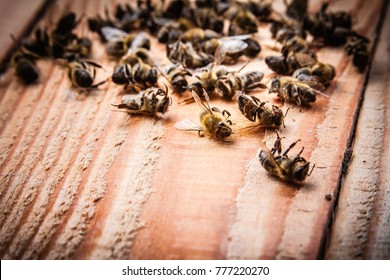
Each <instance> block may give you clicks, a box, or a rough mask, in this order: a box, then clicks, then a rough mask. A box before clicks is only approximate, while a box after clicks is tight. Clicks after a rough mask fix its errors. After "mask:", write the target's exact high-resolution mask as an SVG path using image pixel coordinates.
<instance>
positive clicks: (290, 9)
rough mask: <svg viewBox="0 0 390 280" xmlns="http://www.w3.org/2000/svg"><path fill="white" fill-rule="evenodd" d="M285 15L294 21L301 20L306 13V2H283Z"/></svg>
mask: <svg viewBox="0 0 390 280" xmlns="http://www.w3.org/2000/svg"><path fill="white" fill-rule="evenodd" d="M284 3H285V5H286V14H287V15H288V16H289V17H291V18H293V19H296V20H302V19H303V17H304V16H305V15H306V13H307V7H308V3H307V0H292V1H291V2H290V3H288V2H287V0H284Z"/></svg>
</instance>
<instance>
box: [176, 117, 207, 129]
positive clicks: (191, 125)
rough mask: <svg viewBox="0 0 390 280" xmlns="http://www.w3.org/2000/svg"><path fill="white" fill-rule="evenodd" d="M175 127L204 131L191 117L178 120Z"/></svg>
mask: <svg viewBox="0 0 390 280" xmlns="http://www.w3.org/2000/svg"><path fill="white" fill-rule="evenodd" d="M174 127H175V128H176V129H179V130H185V131H203V128H202V127H201V126H200V125H197V124H196V123H193V122H192V121H190V120H189V119H184V120H181V121H178V122H177V123H175V124H174Z"/></svg>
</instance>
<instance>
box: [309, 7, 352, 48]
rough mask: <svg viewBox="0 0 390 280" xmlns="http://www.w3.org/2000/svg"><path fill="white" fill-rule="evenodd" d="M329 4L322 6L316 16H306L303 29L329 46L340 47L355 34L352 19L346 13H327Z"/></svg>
mask: <svg viewBox="0 0 390 280" xmlns="http://www.w3.org/2000/svg"><path fill="white" fill-rule="evenodd" d="M328 6H329V3H328V2H325V3H323V4H322V6H321V8H320V10H319V11H318V12H317V13H316V14H315V15H306V16H305V17H304V19H303V27H304V28H305V29H306V30H308V31H309V33H310V34H311V35H313V37H314V38H321V39H323V40H324V42H325V43H326V44H327V45H331V46H339V45H343V44H345V43H346V41H347V38H348V37H349V36H350V35H351V34H353V33H354V32H353V31H352V17H351V15H350V14H349V13H346V12H342V11H339V12H326V10H327V8H328Z"/></svg>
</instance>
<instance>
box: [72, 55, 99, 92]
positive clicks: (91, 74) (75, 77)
mask: <svg viewBox="0 0 390 280" xmlns="http://www.w3.org/2000/svg"><path fill="white" fill-rule="evenodd" d="M66 66H67V68H68V78H69V80H70V81H71V83H72V85H73V86H74V87H76V88H79V89H89V88H97V87H98V86H100V85H102V84H104V83H105V82H106V81H102V82H99V83H97V84H93V80H94V79H95V75H96V68H102V66H100V65H99V64H97V63H95V62H93V61H88V60H75V61H72V62H68V63H67V65H66Z"/></svg>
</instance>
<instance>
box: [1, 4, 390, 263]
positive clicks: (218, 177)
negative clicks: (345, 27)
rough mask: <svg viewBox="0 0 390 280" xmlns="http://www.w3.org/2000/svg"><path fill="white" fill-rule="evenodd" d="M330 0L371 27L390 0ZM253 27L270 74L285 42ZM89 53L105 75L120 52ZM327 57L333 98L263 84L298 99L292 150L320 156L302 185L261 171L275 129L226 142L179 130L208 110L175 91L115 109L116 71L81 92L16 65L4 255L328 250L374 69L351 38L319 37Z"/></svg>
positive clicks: (6, 92)
mask: <svg viewBox="0 0 390 280" xmlns="http://www.w3.org/2000/svg"><path fill="white" fill-rule="evenodd" d="M105 3H109V5H110V6H113V5H114V3H112V2H108V1H107V2H106V1H78V2H74V1H69V3H66V1H59V2H56V4H55V5H54V6H53V7H52V8H51V9H50V10H49V11H48V14H51V15H56V16H59V15H60V14H61V12H62V11H63V10H66V9H71V10H74V11H76V12H77V13H78V14H82V13H83V12H85V13H86V14H87V15H95V14H96V13H98V12H99V13H103V10H104V5H105ZM319 5H320V2H316V3H314V4H312V5H311V9H312V10H316V9H318V7H319ZM331 7H332V8H334V9H342V10H349V11H353V12H354V13H355V14H356V17H357V18H358V22H357V23H356V25H357V29H358V31H360V32H362V33H364V34H366V35H367V36H369V37H370V38H373V31H374V29H375V25H376V23H377V20H378V18H379V14H380V10H381V8H382V2H381V1H379V0H377V1H371V2H370V3H368V2H367V1H362V0H360V1H358V0H356V1H337V2H335V3H332V5H331ZM45 22H46V23H47V22H48V19H47V18H46V19H44V20H43V23H45ZM84 28H85V26H84ZM80 29H83V26H81V27H80ZM80 32H85V31H83V30H80ZM91 36H92V37H93V38H94V39H96V36H94V35H91ZM257 36H258V38H259V39H260V41H261V42H262V44H263V49H264V50H263V52H262V53H261V54H260V56H259V57H258V58H257V59H256V60H254V61H252V62H251V63H250V64H249V65H248V66H247V67H246V69H245V70H250V69H257V70H261V71H264V72H265V74H266V77H267V78H268V77H269V75H270V74H271V71H270V70H269V69H267V67H266V65H265V63H264V57H265V56H266V55H268V54H272V53H276V52H273V51H272V50H270V49H269V48H266V47H264V46H265V45H267V44H268V45H273V41H272V40H270V39H269V37H270V35H269V33H268V31H267V27H262V28H261V29H260V32H259V34H258V35H257ZM152 51H153V53H156V54H158V58H159V59H161V61H160V62H161V63H164V61H166V60H165V59H164V55H165V48H164V46H162V45H159V44H157V43H155V41H154V44H153V46H152ZM93 53H94V54H93V59H94V60H96V61H99V63H101V64H102V65H103V66H104V69H106V72H100V73H98V77H97V80H101V79H104V78H105V77H107V76H109V75H110V71H111V69H112V68H113V66H114V65H115V62H114V61H110V60H109V59H108V58H107V56H106V54H105V50H104V46H102V45H101V44H99V43H96V44H95V45H94V49H93ZM319 57H320V59H321V60H322V61H325V62H328V63H331V64H333V65H335V67H336V69H337V77H336V80H335V82H334V83H332V85H331V86H330V88H329V89H328V90H327V94H328V95H329V98H321V97H319V98H318V100H317V101H316V103H315V104H314V105H313V106H312V107H311V108H305V109H301V108H299V107H297V106H293V105H288V104H284V105H283V104H281V103H280V102H279V103H277V102H278V101H277V100H276V99H275V97H274V96H272V95H269V94H267V93H266V92H260V93H257V94H256V96H258V97H259V98H261V99H262V100H269V101H270V102H272V103H277V104H278V105H279V106H283V110H286V108H287V107H290V112H289V115H288V117H287V118H286V129H281V130H280V133H281V134H282V135H283V136H284V137H285V139H284V140H283V141H284V143H285V144H286V145H287V144H289V143H291V142H293V141H295V140H297V139H298V138H300V139H301V140H302V141H301V142H300V143H299V145H298V147H297V148H295V149H297V150H296V151H293V152H298V149H299V148H300V147H302V146H304V147H305V151H304V153H303V156H304V157H305V158H306V159H308V160H309V161H310V162H312V163H315V164H316V168H315V170H314V172H313V174H312V176H311V177H310V178H309V179H308V180H307V181H306V183H305V184H303V185H301V186H297V185H292V184H287V183H283V182H281V181H279V180H277V179H276V178H274V177H271V176H269V175H268V174H267V173H266V172H265V170H264V169H262V167H261V165H260V163H259V161H258V153H259V149H260V143H261V142H262V141H266V143H267V144H268V145H269V146H270V145H272V144H273V141H274V139H275V133H274V132H273V131H272V130H257V131H254V132H252V133H248V134H244V135H240V134H235V135H234V137H232V138H233V139H232V142H231V143H219V142H216V141H214V140H211V139H207V138H200V137H198V135H197V134H196V133H190V132H183V131H178V130H176V129H175V128H174V127H173V124H174V123H175V122H176V121H179V120H181V119H184V118H189V119H191V120H194V121H196V120H197V119H198V114H199V108H198V107H197V106H196V105H195V104H191V105H187V106H183V105H178V104H177V102H178V100H180V99H182V98H181V97H178V96H176V95H174V96H172V97H173V104H172V106H171V107H170V109H169V111H168V113H167V114H166V115H165V116H164V118H163V119H160V120H156V119H150V118H146V117H142V116H128V115H125V114H121V113H118V112H115V111H114V110H112V107H111V106H110V104H111V103H117V102H118V101H119V100H120V98H121V95H120V91H121V89H120V88H118V87H116V86H115V85H114V84H112V83H111V82H109V83H107V84H105V85H104V86H103V87H102V89H100V90H96V91H94V92H91V93H90V94H89V95H86V96H83V97H79V98H75V95H73V94H71V93H69V90H68V89H69V82H68V80H67V79H66V77H65V75H64V70H63V69H62V68H61V67H60V66H58V65H55V64H54V63H53V62H51V61H41V62H40V64H39V66H40V68H41V73H42V77H41V81H40V83H38V84H37V85H33V86H30V87H24V86H22V85H20V84H19V83H18V82H17V81H16V80H15V79H14V78H13V77H12V76H11V73H10V72H8V73H7V74H6V76H5V77H4V78H3V80H2V81H1V94H0V99H1V100H0V115H1V119H0V121H1V122H0V133H1V138H0V149H1V151H0V175H1V184H0V205H1V212H0V256H1V258H3V259H6V258H12V259H15V258H16V259H25V258H27V259H33V258H42V259H64V258H65V259H70V258H73V259H128V258H132V259H225V258H228V259H255V258H256V259H257V258H260V259H265V258H267V259H274V258H277V259H291V258H293V259H314V258H318V257H321V254H322V251H321V248H322V244H323V240H324V239H325V237H326V236H325V234H326V227H327V225H328V222H329V218H330V216H331V213H332V211H333V204H334V203H335V200H332V201H327V200H326V199H325V195H327V194H336V193H337V192H338V190H337V187H338V184H337V182H338V178H339V174H340V168H341V162H342V157H343V154H344V151H345V147H346V143H347V139H348V137H349V133H350V131H351V128H352V126H353V117H354V113H355V111H356V109H357V105H358V100H359V93H360V91H361V88H362V84H363V80H364V75H363V74H360V73H358V72H357V71H356V69H355V68H354V67H353V66H352V65H351V63H350V61H349V59H348V58H347V57H346V55H345V54H344V52H343V50H342V49H334V48H323V49H321V50H320V52H319ZM244 63H245V61H244V60H242V61H241V62H240V64H238V65H236V66H234V67H233V68H234V69H239V68H240V67H241V66H242V65H243V64H244ZM161 82H163V80H161V81H160V84H161ZM161 85H162V84H161ZM212 103H213V105H214V106H217V107H220V108H221V109H228V110H229V111H230V112H231V113H232V119H233V120H236V121H237V122H239V121H240V120H242V117H241V116H240V112H239V110H238V108H237V106H236V104H235V102H233V101H232V102H226V101H222V100H220V99H218V98H213V99H212ZM387 158H388V157H387ZM384 227H386V225H385V224H384Z"/></svg>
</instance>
